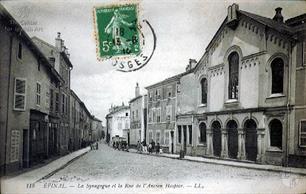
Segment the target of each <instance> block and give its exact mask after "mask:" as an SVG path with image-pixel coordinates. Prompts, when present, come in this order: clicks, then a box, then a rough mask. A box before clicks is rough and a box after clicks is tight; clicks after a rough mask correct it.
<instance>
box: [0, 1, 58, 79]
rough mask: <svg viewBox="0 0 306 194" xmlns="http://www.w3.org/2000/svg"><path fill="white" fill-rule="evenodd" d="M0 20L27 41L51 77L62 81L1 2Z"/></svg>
mask: <svg viewBox="0 0 306 194" xmlns="http://www.w3.org/2000/svg"><path fill="white" fill-rule="evenodd" d="M0 20H1V21H2V22H3V23H4V25H6V26H8V27H10V28H11V29H12V30H11V32H13V33H15V34H16V35H17V36H20V38H21V39H22V40H23V41H24V42H26V43H27V46H28V48H29V49H30V50H31V51H32V53H33V54H34V55H35V56H36V57H37V59H39V60H41V61H42V62H43V63H42V64H43V65H44V66H46V68H47V69H48V70H49V72H50V73H51V75H52V76H53V77H55V78H56V79H57V80H58V81H62V78H61V77H60V75H59V74H58V72H57V71H56V70H55V69H54V67H53V66H52V65H51V64H50V63H49V60H48V59H47V58H46V56H45V55H44V54H43V53H42V52H41V51H40V49H39V48H38V47H37V46H36V44H35V43H34V42H33V41H32V39H31V38H30V37H29V35H28V34H27V33H26V31H24V29H23V28H22V26H21V25H20V24H19V23H18V22H17V21H16V20H15V18H14V17H13V16H12V15H11V14H10V13H9V12H8V11H7V10H6V9H5V8H4V6H3V5H1V4H0Z"/></svg>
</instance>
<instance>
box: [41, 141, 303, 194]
mask: <svg viewBox="0 0 306 194" xmlns="http://www.w3.org/2000/svg"><path fill="white" fill-rule="evenodd" d="M43 182H45V183H50V182H53V183H57V184H58V183H66V184H69V183H73V182H85V183H92V184H97V183H98V184H101V183H121V184H122V185H123V187H124V186H125V184H126V183H128V184H135V183H140V184H154V185H155V188H154V186H152V188H151V189H156V187H158V185H163V187H165V186H166V185H165V184H168V183H169V184H172V185H174V184H177V187H182V188H185V189H188V191H190V192H197V191H198V192H204V191H215V190H216V189H217V190H219V191H237V190H239V191H269V190H271V191H282V192H289V191H290V190H291V189H292V188H293V187H297V186H302V185H303V184H304V185H305V182H306V181H305V177H303V176H299V175H294V174H288V173H276V172H268V171H262V170H251V169H246V168H237V167H230V166H223V165H214V164H205V163H197V162H190V161H182V160H175V159H169V158H164V157H155V156H150V155H145V154H136V153H131V152H124V151H118V150H114V149H113V148H111V147H108V146H106V145H105V144H100V145H99V150H93V151H91V152H89V153H88V154H86V155H85V156H83V157H81V158H80V159H78V160H76V161H74V162H73V163H72V164H70V165H69V166H67V167H66V168H64V169H63V170H61V171H59V172H58V173H56V174H54V175H53V176H51V177H50V178H49V179H45V180H43ZM180 185H181V186H180ZM169 186H170V185H169ZM176 189H177V188H176ZM202 189H206V190H202ZM92 191H93V190H92ZM96 191H98V190H96ZM125 191H126V190H125ZM179 191H180V192H182V191H184V190H179ZM185 191H187V190H185Z"/></svg>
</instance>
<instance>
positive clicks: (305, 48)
mask: <svg viewBox="0 0 306 194" xmlns="http://www.w3.org/2000/svg"><path fill="white" fill-rule="evenodd" d="M303 65H306V41H304V42H303Z"/></svg>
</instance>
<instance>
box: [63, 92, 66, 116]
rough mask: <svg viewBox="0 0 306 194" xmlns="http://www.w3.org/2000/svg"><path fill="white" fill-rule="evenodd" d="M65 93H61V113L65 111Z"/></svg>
mask: <svg viewBox="0 0 306 194" xmlns="http://www.w3.org/2000/svg"><path fill="white" fill-rule="evenodd" d="M65 99H66V97H65V94H62V114H64V113H65Z"/></svg>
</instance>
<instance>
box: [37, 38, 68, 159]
mask: <svg viewBox="0 0 306 194" xmlns="http://www.w3.org/2000/svg"><path fill="white" fill-rule="evenodd" d="M32 40H33V41H34V42H35V44H36V45H37V46H38V48H39V49H40V50H41V52H42V53H43V54H44V55H45V56H46V57H47V58H48V59H49V62H50V63H51V64H52V66H53V67H54V68H55V70H56V71H57V72H58V73H59V74H60V76H61V78H62V82H61V83H60V85H59V86H56V85H54V84H51V88H50V96H51V101H52V103H51V110H52V114H51V116H50V117H51V123H52V124H51V131H50V133H51V136H54V137H53V138H54V139H55V140H56V141H55V142H56V143H55V147H56V152H58V153H60V154H66V153H67V152H68V144H69V139H70V138H69V132H70V127H69V124H70V123H69V119H70V73H71V70H72V67H73V66H72V64H71V62H70V60H69V56H70V55H69V53H68V49H67V48H66V46H65V45H64V40H62V38H61V34H60V33H58V35H57V37H56V38H55V46H53V45H51V44H49V43H47V42H45V41H43V40H41V39H39V38H37V37H33V38H32Z"/></svg>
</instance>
